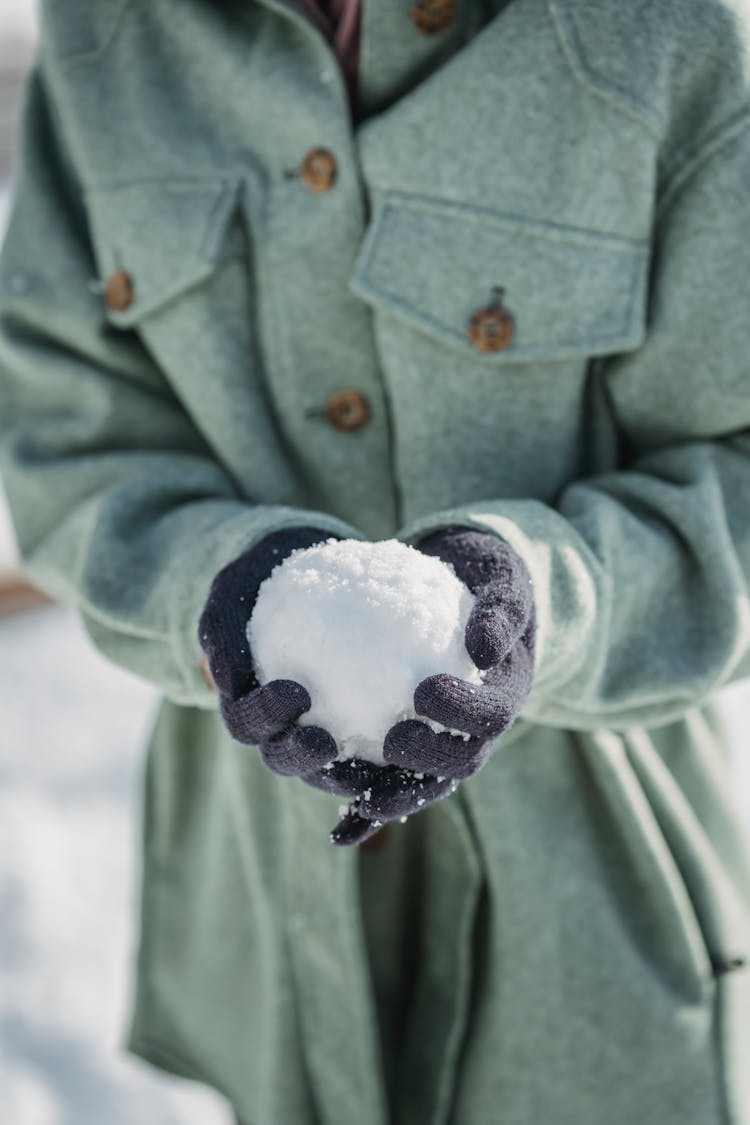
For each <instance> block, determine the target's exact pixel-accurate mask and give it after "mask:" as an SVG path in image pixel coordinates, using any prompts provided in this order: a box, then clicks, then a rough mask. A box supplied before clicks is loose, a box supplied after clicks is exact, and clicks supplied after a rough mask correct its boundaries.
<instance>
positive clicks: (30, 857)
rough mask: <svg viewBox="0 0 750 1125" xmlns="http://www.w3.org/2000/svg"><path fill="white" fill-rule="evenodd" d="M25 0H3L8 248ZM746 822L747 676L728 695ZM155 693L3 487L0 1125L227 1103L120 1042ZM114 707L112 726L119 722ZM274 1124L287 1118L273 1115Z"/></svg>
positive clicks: (48, 1124)
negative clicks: (33, 578) (82, 604)
mask: <svg viewBox="0 0 750 1125" xmlns="http://www.w3.org/2000/svg"><path fill="white" fill-rule="evenodd" d="M35 34H36V10H35V4H34V0H0V240H1V239H2V231H3V225H4V219H5V215H6V212H7V202H8V192H9V188H10V177H11V175H12V154H13V141H14V136H15V130H16V122H17V114H18V108H19V99H20V97H21V95H22V91H23V80H24V75H25V73H26V70H27V68H28V66H29V64H30V62H31V59H32V57H33V51H34V42H35ZM721 697H722V699H723V701H724V705H725V707H726V712H727V715H728V717H729V720H730V723H731V726H732V730H733V742H734V745H733V751H734V762H735V768H736V772H737V794H738V797H737V799H738V801H739V802H740V803H741V805H742V808H743V810H744V815H745V817H746V822H747V823H748V825H749V826H750V735H748V733H747V729H748V728H747V725H746V724H747V720H748V718H749V717H750V683H748V682H745V683H744V684H740V685H736V686H734V687H732V688H730V689H727V690H726V691H724V692H723V693H722V696H721ZM156 703H157V696H156V692H155V691H154V690H153V689H152V688H151V687H150V686H149V685H148V684H147V683H145V682H144V681H142V680H139V679H136V678H135V677H133V676H131V675H130V674H128V673H127V672H125V671H123V670H121V669H120V668H118V667H117V666H115V665H114V664H111V663H110V662H109V661H106V660H105V659H104V658H103V657H102V656H100V655H99V653H98V652H97V651H96V650H95V649H94V648H93V646H92V645H91V642H90V641H89V640H88V637H87V636H86V635H85V633H84V632H83V630H82V628H81V626H80V625H79V623H78V619H77V616H76V614H75V611H74V610H72V609H71V608H70V607H67V606H59V605H55V604H52V603H50V602H49V601H48V600H47V599H46V598H45V597H44V596H43V595H41V594H40V593H39V592H38V591H37V590H35V589H34V588H33V587H32V586H30V585H28V584H27V583H26V582H24V581H23V579H22V577H21V576H20V574H19V571H18V554H17V550H16V547H15V543H14V540H13V533H12V528H11V524H10V520H9V518H8V513H7V508H6V506H5V501H4V496H3V494H2V482H1V481H0V1121H1V1122H3V1123H4V1125H104V1123H105V1122H106V1125H135V1123H136V1122H138V1123H140V1122H146V1123H147V1125H198V1123H200V1125H227V1123H228V1122H229V1114H228V1112H227V1109H226V1106H225V1105H224V1103H223V1102H222V1101H221V1099H220V1098H219V1097H218V1096H217V1095H215V1094H214V1093H213V1092H212V1091H210V1090H208V1089H206V1088H205V1087H202V1086H199V1085H196V1084H194V1083H191V1082H186V1081H184V1080H181V1079H176V1078H170V1077H168V1076H166V1075H164V1074H162V1072H161V1071H158V1070H155V1069H153V1068H151V1067H149V1066H148V1065H147V1064H146V1063H142V1062H140V1061H139V1060H138V1059H136V1058H134V1057H133V1056H131V1055H127V1054H126V1053H125V1052H124V1050H123V1049H122V1045H121V1039H122V1035H123V1029H124V1026H125V1022H126V1019H127V1016H128V1009H129V1002H130V996H129V983H130V979H131V972H132V964H133V958H134V956H135V952H136V948H135V942H136V925H137V909H138V880H139V866H138V865H139V859H140V839H139V833H140V793H141V778H142V769H143V765H144V750H145V744H146V739H147V736H148V732H149V729H150V724H151V721H152V718H153V715H154V713H155V707H156ZM113 715H115V716H117V717H118V720H119V721H117V722H114V723H113V722H112V716H113ZM279 1125H283V1123H282V1122H280V1123H279Z"/></svg>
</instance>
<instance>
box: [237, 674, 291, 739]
mask: <svg viewBox="0 0 750 1125" xmlns="http://www.w3.org/2000/svg"><path fill="white" fill-rule="evenodd" d="M311 706H312V700H311V699H310V695H309V693H308V691H307V689H306V688H304V687H303V686H302V684H298V683H297V681H296V680H269V682H268V683H267V684H262V685H261V686H260V687H257V688H255V689H254V690H253V691H250V692H248V693H247V694H246V695H242V696H240V698H239V699H230V698H229V697H228V696H225V695H221V696H220V697H219V708H220V710H221V715H222V718H223V719H224V722H225V724H226V726H227V728H228V730H229V733H230V734H231V736H232V738H234V739H236V741H237V742H242V743H244V744H245V745H256V744H257V743H260V742H262V741H263V739H265V738H270V737H271V736H272V735H274V734H278V733H279V731H282V730H284V729H286V728H287V727H289V726H291V724H292V723H294V722H296V721H297V719H298V718H299V717H300V715H304V713H305V711H309V710H310V707H311Z"/></svg>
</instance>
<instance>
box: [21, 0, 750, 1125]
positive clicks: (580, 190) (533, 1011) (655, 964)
mask: <svg viewBox="0 0 750 1125" xmlns="http://www.w3.org/2000/svg"><path fill="white" fill-rule="evenodd" d="M312 7H313V6H312V4H311V3H309V4H308V3H305V4H304V5H303V4H302V3H292V2H289V3H283V2H282V0H246V2H244V3H231V4H219V3H217V2H215V0H188V2H185V0H149V2H148V3H146V0H106V2H103V3H102V2H101V0H75V3H70V2H69V0H67V2H66V3H63V0H47V3H46V5H45V7H44V12H43V21H42V23H43V27H42V41H41V47H40V50H39V53H38V57H37V61H36V66H35V68H34V72H33V74H32V77H31V79H30V81H29V85H28V88H27V96H26V104H25V111H24V121H23V128H22V134H21V149H20V154H19V160H18V165H17V169H16V178H15V183H14V193H13V205H12V210H11V216H10V225H9V229H8V234H7V238H6V242H5V245H4V248H3V252H2V256H1V257H0V472H1V473H2V477H3V481H4V484H5V487H6V491H7V494H8V499H9V503H10V507H11V512H12V516H13V520H14V524H15V528H16V533H17V537H18V541H19V548H20V551H21V556H22V560H23V564H24V567H25V570H26V572H27V574H28V576H29V577H30V578H31V579H32V580H33V581H34V582H35V583H36V584H37V585H38V586H39V587H40V588H41V589H44V590H45V591H46V592H48V593H49V594H50V596H53V597H56V598H58V599H61V600H64V601H67V602H70V603H71V604H74V605H75V606H76V607H77V610H78V612H79V614H80V617H81V621H82V622H83V624H84V626H85V628H86V630H87V632H88V634H89V636H90V637H91V639H92V641H93V643H94V644H95V645H96V646H97V647H98V648H99V649H100V650H101V652H102V653H104V654H105V655H106V656H107V657H109V658H110V659H111V660H113V661H115V662H116V663H118V664H119V665H120V666H122V667H124V668H127V669H129V670H131V671H132V672H134V673H136V674H138V675H140V676H142V677H144V678H145V679H147V680H149V681H150V682H152V683H153V684H155V685H157V686H158V688H159V689H160V690H161V692H162V695H163V699H162V703H161V706H160V709H159V712H158V715H157V717H156V721H155V724H154V728H153V731H152V735H151V738H150V743H149V747H148V754H147V762H146V771H145V791H144V813H143V865H142V889H141V895H142V900H141V916H140V922H141V934H140V948H139V956H138V966H137V975H136V980H135V982H134V985H135V986H134V992H133V1010H132V1014H131V1018H130V1021H129V1027H128V1031H127V1037H126V1046H127V1047H128V1049H129V1050H131V1051H132V1052H134V1053H136V1054H138V1055H139V1056H141V1057H143V1058H145V1059H147V1060H149V1061H150V1062H152V1063H153V1064H155V1065H156V1066H159V1067H162V1068H164V1069H166V1070H169V1071H172V1072H174V1073H177V1074H181V1075H185V1076H188V1077H190V1078H193V1079H197V1080H200V1081H203V1082H206V1083H209V1084H211V1085H212V1086H214V1087H215V1088H216V1089H218V1090H220V1091H221V1092H222V1093H224V1094H225V1095H226V1097H227V1098H228V1099H229V1101H230V1103H231V1104H232V1106H233V1108H234V1109H235V1112H236V1114H237V1115H238V1118H239V1119H240V1120H241V1121H242V1122H243V1123H244V1125H282V1123H283V1125H317V1123H323V1122H325V1123H326V1125H339V1123H342V1125H343V1123H344V1122H349V1121H351V1120H353V1119H356V1120H358V1121H360V1122H362V1123H363V1125H386V1123H387V1122H391V1121H394V1122H399V1123H401V1122H403V1123H407V1122H408V1123H409V1125H479V1123H482V1125H484V1123H486V1122H488V1121H498V1122H500V1121H502V1122H504V1123H507V1125H539V1123H540V1122H554V1123H555V1125H573V1123H575V1125H595V1123H596V1125H598V1123H599V1122H600V1121H602V1120H603V1119H606V1120H607V1121H609V1122H611V1123H612V1125H633V1122H639V1125H657V1123H658V1125H664V1123H665V1122H667V1123H670V1125H671V1123H675V1125H678V1123H679V1125H749V1123H750V1069H749V1068H748V1066H747V1060H748V1059H749V1058H750V847H748V836H747V833H746V829H745V826H744V825H743V824H742V823H741V821H740V816H739V812H738V805H737V803H736V799H735V795H734V792H733V788H732V786H733V778H732V773H731V763H730V758H729V741H728V732H727V730H726V728H725V726H724V723H723V720H722V717H721V711H720V708H719V706H718V704H717V701H716V699H715V693H716V691H717V690H718V689H719V688H720V687H722V686H724V685H726V684H729V683H732V682H736V681H739V680H740V679H742V678H743V677H746V676H748V674H750V594H749V579H750V369H749V368H748V362H749V361H748V327H747V305H748V298H749V297H750V249H748V247H749V245H750V244H749V243H748V240H747V238H746V237H745V232H746V227H747V224H748V221H750V190H749V189H748V184H750V97H749V95H750V70H749V69H748V46H749V45H750V16H749V14H748V12H747V11H746V10H745V9H744V8H743V7H742V6H740V5H738V4H736V3H734V2H733V0H686V2H685V3H681V4H680V5H679V7H678V6H677V5H674V4H672V3H667V2H666V0H656V2H654V3H652V4H649V5H642V4H636V3H625V4H623V3H622V0H461V2H460V3H459V2H453V0H418V2H416V3H415V2H414V0H409V2H408V3H406V2H404V0H378V2H377V3H374V2H373V0H365V2H364V3H363V4H362V7H361V14H360V24H359V28H358V34H359V39H358V53H355V54H347V51H346V50H345V48H344V46H343V43H344V39H345V37H344V36H343V33H342V35H341V37H340V39H339V40H336V38H335V35H334V30H333V29H334V24H333V23H330V22H328V21H327V17H326V15H325V13H323V10H322V8H321V10H320V13H319V14H318V16H317V17H316V16H315V15H313V14H311V11H312ZM337 11H339V6H338V5H331V6H330V10H329V14H335V13H336V12H337ZM349 26H350V27H351V26H353V25H351V24H350V25H349ZM343 27H344V23H343V22H340V23H339V24H338V29H339V31H340V29H341V28H343ZM348 42H349V44H350V46H351V41H350V40H348ZM339 59H341V65H339ZM346 59H348V60H349V61H348V62H345V60H346ZM352 60H354V61H352ZM330 536H334V537H338V538H358V539H369V540H373V541H375V540H380V539H388V538H397V539H399V540H401V541H402V542H404V543H407V544H410V545H414V546H416V547H417V548H418V549H420V550H425V551H426V552H427V553H432V554H435V555H437V556H438V557H441V558H444V559H445V560H446V561H452V562H453V564H454V565H455V566H456V571H457V573H458V575H459V577H460V578H462V580H463V581H465V582H466V583H467V584H468V585H469V586H470V587H471V588H472V589H473V591H474V592H475V593H476V595H477V601H476V606H478V607H479V609H477V610H476V611H475V612H474V613H473V615H472V618H470V622H469V625H470V626H471V628H469V627H467V636H466V643H467V648H468V649H469V651H470V652H471V653H472V654H474V655H475V658H476V659H477V660H481V661H482V662H483V665H484V666H485V667H487V668H489V669H490V670H491V672H492V677H491V681H490V686H489V688H488V690H487V691H486V692H485V693H484V694H483V697H482V700H481V701H480V703H479V711H480V712H481V715H480V714H479V712H478V711H476V710H473V709H472V707H471V706H470V704H469V701H468V700H467V698H466V697H465V696H464V695H463V694H462V688H461V684H460V683H458V684H456V683H455V681H453V684H452V686H451V685H450V684H446V682H445V680H446V678H445V677H440V676H438V677H434V678H431V679H430V681H429V682H426V684H425V686H424V687H423V685H420V689H422V690H421V695H420V698H419V704H420V706H421V708H422V709H421V710H420V709H419V708H418V713H420V714H423V715H427V716H429V715H430V714H432V715H436V714H437V715H442V716H444V717H450V718H451V721H450V722H449V723H446V725H448V726H451V727H453V726H456V727H458V729H461V730H465V731H467V733H469V734H470V736H471V737H470V739H469V743H467V746H468V750H467V752H466V754H465V756H464V759H463V760H462V761H460V762H458V763H457V762H456V757H455V752H456V743H455V741H452V740H451V741H448V742H447V744H446V741H445V740H446V738H447V739H449V740H450V739H451V736H450V735H446V736H433V737H428V735H427V733H426V732H425V728H424V725H423V724H422V723H420V722H419V721H418V720H414V721H413V722H412V724H410V725H408V727H407V729H404V727H403V725H401V726H400V727H399V728H393V729H392V731H391V732H389V735H388V736H387V739H386V747H387V749H388V752H389V757H388V761H389V765H388V766H387V767H385V768H384V769H383V770H382V772H380V773H378V774H377V775H375V776H374V777H373V776H372V775H371V774H370V773H367V771H365V774H366V776H364V775H357V771H356V767H348V770H347V771H345V770H344V769H342V768H341V766H340V765H339V766H336V767H331V762H332V756H333V754H334V751H335V746H334V747H332V746H331V744H330V736H328V735H327V732H325V731H324V730H323V729H322V728H312V729H313V734H312V735H311V734H309V733H308V734H306V735H305V734H302V733H300V732H301V731H302V730H303V728H302V727H300V726H298V725H297V724H296V719H297V718H299V716H300V715H301V714H304V709H305V706H306V705H307V704H308V700H306V699H305V698H304V687H303V686H302V685H295V684H294V683H293V682H290V681H277V682H275V684H273V685H263V686H262V687H261V685H259V684H258V683H257V680H255V679H254V677H253V671H252V654H251V653H249V652H248V651H247V648H246V647H245V645H244V641H243V632H242V626H243V625H244V622H245V621H246V619H247V615H248V614H249V611H250V608H251V605H248V604H243V605H242V608H241V609H240V608H239V599H240V598H241V597H245V598H248V599H249V601H250V603H251V602H252V597H253V595H254V591H257V588H258V585H259V584H260V582H261V581H262V580H263V578H264V577H266V576H267V575H268V573H270V570H271V569H272V567H273V565H275V563H276V562H277V561H279V560H280V559H281V558H283V557H284V556H285V554H286V553H288V552H289V551H291V550H293V549H295V547H296V546H300V545H306V544H309V543H311V542H319V541H321V540H322V539H324V538H326V537H330ZM241 590H245V591H247V593H244V594H242V593H240V591H241ZM243 648H244V649H245V651H243ZM489 679H490V676H489V673H488V680H489ZM483 722H489V723H490V728H489V730H490V734H489V737H487V736H486V734H482V733H481V732H480V728H481V725H482V723H483ZM461 724H463V725H461ZM309 729H310V728H308V730H309ZM461 742H462V743H463V740H461ZM420 764H422V765H424V767H425V768H424V769H419V768H418V767H419V766H420ZM326 766H328V767H331V768H329V769H328V770H326ZM442 768H453V770H454V773H455V774H456V775H457V776H454V777H446V775H445V774H444V773H442V772H439V771H440V770H441V769H442ZM326 773H328V774H329V775H332V776H329V778H328V780H326V778H325V774H326ZM420 773H421V774H422V775H423V776H422V778H420V779H419V781H417V776H418V774H420ZM459 775H460V776H459ZM371 782H374V784H375V790H374V791H373V788H372V785H371V784H370V783H371ZM425 786H426V791H427V798H426V799H425V800H424V804H421V805H420V804H419V803H418V802H419V799H420V797H419V795H420V794H421V793H424V792H425ZM368 794H369V796H368ZM342 799H343V801H344V802H345V803H344V805H341V806H340V808H339V805H340V802H341V801H342ZM337 808H339V818H338V821H337V819H336V810H337ZM404 818H405V819H404Z"/></svg>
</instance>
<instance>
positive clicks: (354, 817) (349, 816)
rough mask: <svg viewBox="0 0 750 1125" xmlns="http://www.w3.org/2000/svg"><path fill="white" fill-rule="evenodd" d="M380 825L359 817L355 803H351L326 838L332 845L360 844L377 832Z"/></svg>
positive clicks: (377, 822)
mask: <svg viewBox="0 0 750 1125" xmlns="http://www.w3.org/2000/svg"><path fill="white" fill-rule="evenodd" d="M381 823H382V822H381V821H380V820H377V819H376V820H374V821H373V820H368V819H367V818H366V817H362V816H360V815H359V813H358V811H357V802H353V803H352V804H351V805H350V806H349V808H348V809H347V811H346V812H345V813H344V815H343V816H342V817H341V818H340V819H339V821H338V824H336V825H335V827H334V828H333V829H332V831H331V832H330V833H329V835H328V838H329V839H330V841H331V843H332V844H340V845H347V844H361V843H362V841H363V840H367V839H368V837H370V836H373V835H374V834H375V833H376V832H377V831H378V829H379V828H380V826H381Z"/></svg>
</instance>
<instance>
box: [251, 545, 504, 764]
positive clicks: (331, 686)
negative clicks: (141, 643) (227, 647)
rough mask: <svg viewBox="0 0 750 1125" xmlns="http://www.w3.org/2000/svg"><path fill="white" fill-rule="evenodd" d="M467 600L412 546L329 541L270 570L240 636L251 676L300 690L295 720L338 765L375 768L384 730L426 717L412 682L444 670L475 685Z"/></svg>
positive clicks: (455, 581)
mask: <svg viewBox="0 0 750 1125" xmlns="http://www.w3.org/2000/svg"><path fill="white" fill-rule="evenodd" d="M473 603H474V596H473V594H472V593H471V591H470V590H469V589H468V587H467V586H465V585H464V583H463V582H462V581H461V580H460V579H459V578H458V577H457V576H456V573H455V571H454V569H453V567H452V566H450V564H448V563H444V562H442V560H440V559H437V558H434V557H432V556H430V555H425V554H423V553H422V552H421V551H418V550H417V549H416V548H415V547H410V546H407V544H405V543H402V542H400V541H399V540H397V539H387V540H381V541H379V542H376V543H369V542H365V541H361V540H358V539H344V540H336V539H329V540H327V541H326V542H325V543H320V544H317V545H315V546H313V547H307V548H304V549H299V550H296V551H293V552H292V553H291V554H290V555H289V556H287V557H286V558H285V559H284V560H283V562H282V563H280V564H279V565H278V566H276V567H275V568H274V569H273V571H272V572H271V575H270V576H269V577H268V578H267V579H266V580H265V582H263V583H262V584H261V586H260V589H259V591H258V597H257V601H256V603H255V607H254V609H253V613H252V616H251V618H250V620H249V622H248V624H247V638H248V640H249V642H250V646H251V651H252V653H253V661H254V664H255V670H256V674H257V676H258V679H259V681H260V682H261V683H267V682H268V681H269V680H275V679H292V680H297V681H298V682H299V683H301V684H303V685H304V686H305V687H306V688H307V690H308V692H309V693H310V698H311V700H312V707H311V709H310V710H309V711H306V712H305V714H304V715H302V716H301V718H300V719H299V720H298V721H299V723H300V725H311V724H315V725H318V726H322V727H325V729H326V730H327V731H329V732H330V734H331V735H332V736H333V737H334V738H335V740H336V743H337V745H338V747H339V755H338V757H339V760H343V759H345V758H353V757H358V758H366V759H367V760H369V761H371V762H376V763H378V764H380V765H383V764H384V759H383V739H384V737H385V734H386V731H387V730H388V728H389V727H391V726H393V724H394V723H396V722H399V721H400V720H401V719H410V718H411V719H413V718H417V717H419V718H422V720H423V721H427V720H424V718H423V717H422V716H417V714H416V711H415V710H414V700H413V696H414V689H415V688H416V686H417V684H418V683H419V682H420V680H422V679H424V677H425V676H429V675H433V674H435V673H438V672H444V673H448V674H449V675H452V676H456V677H459V678H460V679H462V680H467V681H468V682H470V683H473V684H479V683H481V682H482V680H483V676H484V674H483V673H481V672H480V671H479V669H477V667H476V665H475V664H474V663H473V661H472V660H471V657H470V656H469V654H468V652H467V651H466V647H465V645H464V629H465V627H466V621H467V619H468V616H469V613H470V612H471V608H472V605H473ZM429 725H430V726H431V727H432V728H433V729H435V730H444V729H446V728H444V727H441V726H440V724H439V723H435V722H432V721H429ZM467 737H468V736H467Z"/></svg>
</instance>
